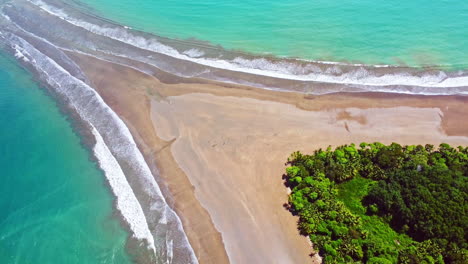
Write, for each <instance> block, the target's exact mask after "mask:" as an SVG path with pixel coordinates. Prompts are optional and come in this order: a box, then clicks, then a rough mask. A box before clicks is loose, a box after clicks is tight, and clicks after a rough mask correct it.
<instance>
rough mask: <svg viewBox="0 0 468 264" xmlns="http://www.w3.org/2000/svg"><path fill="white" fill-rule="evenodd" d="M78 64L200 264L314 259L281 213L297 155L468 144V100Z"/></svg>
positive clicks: (81, 59)
mask: <svg viewBox="0 0 468 264" xmlns="http://www.w3.org/2000/svg"><path fill="white" fill-rule="evenodd" d="M73 58H74V59H75V61H76V62H77V63H78V64H79V65H80V66H81V68H82V69H83V71H84V72H85V74H86V75H87V77H88V78H89V79H90V80H91V82H92V85H93V87H94V88H96V89H97V91H98V92H99V93H100V94H101V96H102V97H103V99H104V100H105V101H106V103H107V104H108V105H109V106H111V107H112V108H113V109H114V111H116V113H117V114H118V115H119V116H120V117H121V118H122V119H123V120H124V122H125V123H126V124H127V126H128V127H129V128H130V130H131V132H132V134H133V135H134V137H135V139H136V140H137V142H138V144H139V147H140V149H141V150H142V152H143V154H144V155H145V158H146V160H147V162H148V163H149V164H150V165H155V166H157V167H158V169H159V171H160V178H158V179H157V180H158V182H159V184H160V185H162V189H163V191H164V193H165V195H166V197H167V198H168V200H169V203H170V205H171V206H172V207H173V208H174V209H175V210H176V212H177V213H178V215H179V216H180V217H181V219H182V222H183V226H184V229H185V231H186V233H187V235H188V238H189V241H190V243H191V245H192V247H193V248H194V250H195V254H196V255H197V257H198V258H199V260H200V263H228V262H230V263H311V262H313V261H314V259H313V258H311V257H310V256H309V255H310V253H311V252H312V249H311V247H310V245H309V244H308V241H307V239H306V238H305V237H302V236H300V235H299V233H298V231H297V226H296V221H297V218H295V217H294V216H292V215H291V214H290V213H289V212H288V211H287V210H285V209H284V207H283V204H284V203H286V202H287V191H286V188H285V186H284V185H283V181H282V178H281V176H282V174H283V173H284V169H285V165H284V163H285V162H286V160H287V157H288V156H289V154H291V153H292V152H293V151H296V150H300V151H303V152H312V151H313V150H315V149H317V148H320V147H322V148H324V147H327V146H328V145H332V146H337V145H341V144H346V143H352V142H354V143H357V144H359V143H360V142H362V141H366V142H373V141H380V142H382V143H391V142H393V141H395V142H398V143H401V144H426V143H430V144H435V145H438V144H439V143H441V142H446V143H450V144H452V145H468V137H467V136H468V126H467V125H466V124H467V116H468V115H467V114H468V98H466V97H457V96H445V97H442V96H409V95H396V94H332V95H324V96H308V95H304V94H300V93H285V92H274V91H266V90H261V89H255V88H252V87H245V86H235V85H226V84H219V83H214V82H207V81H202V80H196V79H180V78H175V77H173V76H169V75H167V76H164V78H161V77H160V76H157V77H158V78H159V79H158V78H156V77H155V76H149V75H146V74H143V73H140V72H137V71H135V70H133V69H130V68H127V67H123V66H120V65H115V64H110V63H107V62H103V61H98V60H96V59H92V58H89V57H84V56H82V55H74V56H73ZM161 80H162V81H161ZM315 261H316V259H315Z"/></svg>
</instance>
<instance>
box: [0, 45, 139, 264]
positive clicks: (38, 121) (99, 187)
mask: <svg viewBox="0 0 468 264" xmlns="http://www.w3.org/2000/svg"><path fill="white" fill-rule="evenodd" d="M0 112H1V115H0V146H1V148H0V157H1V158H0V166H1V168H2V173H1V179H0V181H1V184H0V263H5V264H7V263H131V261H130V258H129V256H128V254H127V252H126V248H125V245H126V240H127V237H128V233H127V232H126V231H125V230H124V229H123V227H122V226H121V224H120V221H119V219H118V217H117V215H116V214H115V213H114V211H113V209H112V207H113V201H114V199H113V197H112V194H111V192H110V190H109V188H108V187H107V183H106V181H105V177H104V175H103V173H102V172H101V171H100V170H99V169H98V167H97V164H96V163H95V162H94V161H91V160H90V157H91V155H90V151H89V150H87V149H85V148H84V147H83V146H82V145H81V143H80V138H79V136H78V135H77V134H76V133H75V132H74V129H73V127H72V126H71V123H70V121H69V120H67V117H65V116H64V115H63V114H62V113H61V112H60V111H59V109H58V107H57V105H56V103H55V102H54V101H53V100H52V98H51V97H49V96H47V95H46V94H45V91H44V90H43V89H40V88H39V87H38V85H37V84H36V83H35V82H34V81H33V80H32V79H31V75H30V74H29V73H27V72H26V71H25V70H23V69H22V68H20V67H19V66H18V65H17V64H16V62H15V61H14V60H12V59H11V58H8V57H5V55H4V54H0Z"/></svg>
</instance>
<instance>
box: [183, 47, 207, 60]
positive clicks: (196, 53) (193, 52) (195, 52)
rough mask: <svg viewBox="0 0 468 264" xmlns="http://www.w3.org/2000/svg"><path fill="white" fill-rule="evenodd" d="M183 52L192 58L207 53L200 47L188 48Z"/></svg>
mask: <svg viewBox="0 0 468 264" xmlns="http://www.w3.org/2000/svg"><path fill="white" fill-rule="evenodd" d="M182 53H183V54H185V55H187V56H189V57H192V58H198V57H201V56H203V55H205V52H203V51H201V50H199V49H195V48H192V49H188V50H186V51H184V52H182Z"/></svg>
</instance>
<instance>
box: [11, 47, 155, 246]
mask: <svg viewBox="0 0 468 264" xmlns="http://www.w3.org/2000/svg"><path fill="white" fill-rule="evenodd" d="M23 44H25V43H23ZM13 48H14V49H15V51H16V52H17V53H20V54H22V55H23V59H24V58H27V57H26V56H28V57H29V56H31V57H32V55H31V54H30V53H29V52H28V51H27V50H26V49H25V48H23V47H21V46H19V45H14V46H13ZM30 48H31V47H30ZM37 52H38V53H39V51H37ZM43 56H44V57H45V58H47V59H48V57H46V56H45V55H43ZM49 60H50V59H49ZM29 61H30V60H27V62H29ZM49 62H51V63H53V64H55V65H54V66H55V67H57V68H58V69H60V68H59V67H60V66H59V65H58V64H56V63H55V62H53V61H49ZM36 69H38V70H41V69H40V68H36ZM61 70H63V71H65V70H64V69H61ZM41 71H42V73H43V74H45V75H46V76H47V77H46V80H47V81H48V83H49V84H50V85H52V86H60V82H58V81H57V80H55V79H54V78H53V77H52V76H51V75H50V74H49V73H47V72H46V71H43V70H41ZM70 77H71V76H70ZM74 107H75V109H76V110H77V112H78V114H80V117H81V118H83V119H85V120H86V118H84V116H83V113H82V111H79V108H77V107H76V105H74ZM88 124H89V125H90V126H91V128H92V133H93V135H94V136H95V139H96V145H95V146H94V153H95V155H96V158H97V159H98V161H99V166H100V167H101V169H102V170H103V171H104V174H105V176H106V178H107V180H108V181H109V184H110V185H111V188H112V191H113V192H114V195H115V196H116V197H117V208H118V209H119V210H120V212H121V213H122V216H123V217H124V219H125V221H126V222H127V224H128V225H129V226H130V229H131V231H132V233H133V236H134V237H135V238H137V239H139V240H146V241H147V242H148V247H149V248H151V249H152V250H153V251H155V250H156V248H155V245H154V238H153V236H152V235H151V232H150V230H149V227H148V224H147V222H146V218H145V216H144V213H143V209H142V208H141V205H140V203H139V202H138V200H137V199H136V197H135V194H134V193H133V190H132V188H131V187H130V185H129V184H128V182H127V180H126V178H125V175H124V173H123V171H122V169H121V168H120V165H119V164H118V162H117V160H116V159H115V157H114V156H113V155H112V154H111V152H110V150H109V149H108V147H107V145H106V144H105V143H104V139H103V138H102V136H101V135H100V134H99V132H98V131H97V129H96V128H95V127H94V126H93V125H92V124H91V123H90V122H88Z"/></svg>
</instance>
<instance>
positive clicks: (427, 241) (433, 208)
mask: <svg viewBox="0 0 468 264" xmlns="http://www.w3.org/2000/svg"><path fill="white" fill-rule="evenodd" d="M288 163H289V164H290V166H289V167H287V168H286V174H285V176H284V178H285V181H286V183H285V184H286V185H287V186H288V187H289V188H291V194H290V196H289V203H288V208H289V210H290V211H291V212H292V213H293V214H296V215H298V216H299V221H298V228H299V230H300V232H301V233H302V234H303V235H306V236H309V237H310V239H311V241H312V242H313V244H314V247H315V249H316V250H318V251H319V253H320V255H321V256H322V257H323V260H324V262H325V263H380V264H386V263H460V264H462V263H463V264H466V263H468V243H467V240H468V232H467V230H468V203H467V198H468V181H467V179H468V148H467V147H465V148H464V147H458V148H453V147H451V146H449V145H447V144H441V145H440V146H439V148H434V146H432V145H425V146H421V145H418V146H414V145H412V146H401V145H399V144H397V143H392V144H390V145H384V144H381V143H372V144H368V143H361V144H360V146H359V147H356V146H355V145H354V144H351V145H344V146H340V147H337V148H336V149H334V150H332V149H331V147H329V148H328V149H326V150H322V149H319V150H317V151H315V152H314V153H313V154H312V155H304V154H302V153H300V152H295V153H293V154H292V155H291V156H290V158H289V159H288Z"/></svg>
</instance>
